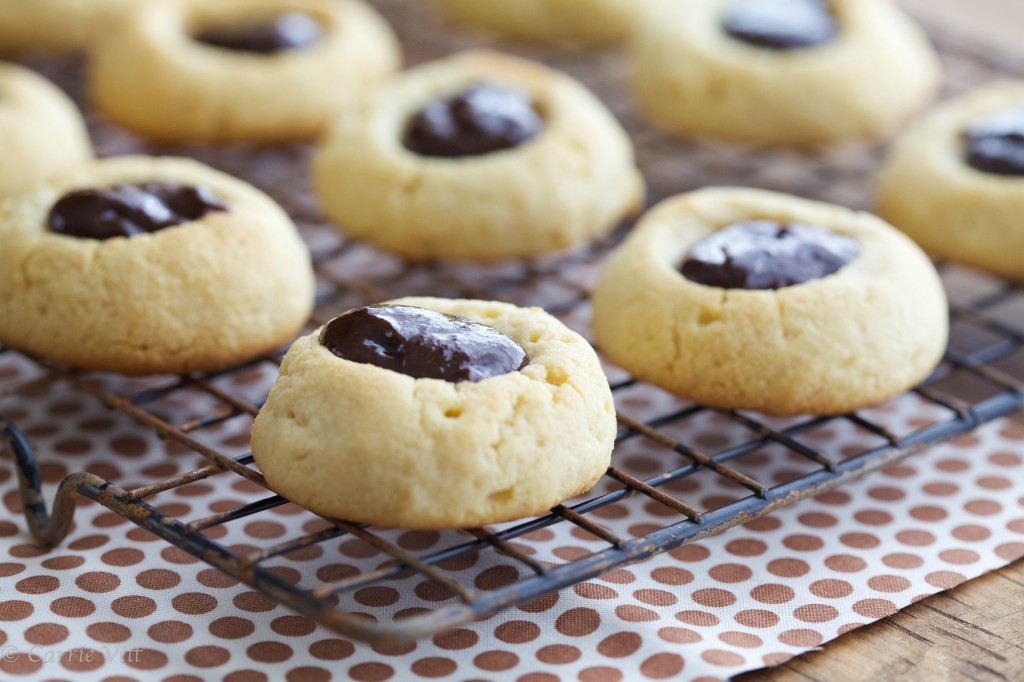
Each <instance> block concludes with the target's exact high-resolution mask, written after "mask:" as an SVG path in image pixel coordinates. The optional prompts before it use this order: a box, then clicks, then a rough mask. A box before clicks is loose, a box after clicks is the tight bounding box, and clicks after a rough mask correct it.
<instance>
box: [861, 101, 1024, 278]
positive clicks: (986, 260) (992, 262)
mask: <svg viewBox="0 0 1024 682" xmlns="http://www.w3.org/2000/svg"><path fill="white" fill-rule="evenodd" d="M878 210H879V213H880V214H881V215H882V216H884V217H885V218H886V219H887V220H889V221H890V222H891V223H892V224H893V225H895V226H896V227H898V228H900V229H901V230H903V231H904V232H906V233H907V234H909V235H910V236H911V237H912V238H913V239H914V240H915V241H916V242H917V243H918V244H920V245H921V246H922V247H924V248H925V249H926V250H928V251H931V252H933V253H935V254H937V255H939V256H942V257H943V258H948V259H950V260H955V261H959V262H962V263H968V264H970V265H974V266H976V267H979V268H984V269H985V270H989V271H991V272H994V273H996V274H999V275H1001V276H1003V277H1007V278H1009V279H1012V280H1016V281H1024V219H1022V216H1024V81H1012V82H1011V81H1008V82H1002V83H996V84H993V85H989V86H986V87H984V88H982V89H980V90H977V91H975V92H973V93H971V94H969V95H967V96H966V97H963V98H961V99H958V100H955V101H952V102H949V103H947V104H945V105H943V106H942V107H940V108H939V109H937V110H935V111H934V112H932V113H930V114H928V115H927V116H926V117H925V118H924V119H922V120H921V121H920V122H919V123H917V124H915V126H914V127H913V128H912V129H911V130H910V131H909V132H908V133H907V134H906V136H905V137H903V139H901V140H900V141H899V142H897V144H896V145H895V146H894V148H893V149H892V152H891V153H890V155H889V159H888V161H887V162H886V165H885V168H884V170H883V171H882V175H881V178H880V180H879V187H878Z"/></svg>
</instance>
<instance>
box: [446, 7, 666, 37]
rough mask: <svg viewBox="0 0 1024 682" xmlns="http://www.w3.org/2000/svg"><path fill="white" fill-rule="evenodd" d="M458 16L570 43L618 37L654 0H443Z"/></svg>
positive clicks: (499, 28)
mask: <svg viewBox="0 0 1024 682" xmlns="http://www.w3.org/2000/svg"><path fill="white" fill-rule="evenodd" d="M438 4H439V5H440V7H441V8H442V9H443V10H444V11H445V12H446V13H447V14H448V16H450V17H451V18H452V19H455V20H456V21H460V22H463V23H466V24H469V25H471V26H476V27H478V28H483V29H487V30H490V31H495V32H497V33H501V34H504V35H507V36H511V37H513V38H518V39H521V40H530V41H538V42H543V43H568V44H571V45H579V46H582V45H600V44H606V43H616V42H619V41H621V40H623V39H624V38H625V37H626V36H627V35H629V32H630V30H631V29H632V27H633V25H634V24H635V23H636V21H637V17H638V16H639V15H640V14H641V13H642V12H646V11H647V9H648V6H649V5H650V4H651V0H487V1H486V2H480V0H439V2H438Z"/></svg>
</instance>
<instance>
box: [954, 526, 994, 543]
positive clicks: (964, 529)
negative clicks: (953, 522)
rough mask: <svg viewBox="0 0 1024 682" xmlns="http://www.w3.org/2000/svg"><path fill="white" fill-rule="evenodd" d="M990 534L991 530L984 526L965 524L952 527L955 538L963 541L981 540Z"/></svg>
mask: <svg viewBox="0 0 1024 682" xmlns="http://www.w3.org/2000/svg"><path fill="white" fill-rule="evenodd" d="M991 535H992V531H990V530H989V529H988V528H985V527H984V526H976V525H970V524H969V525H966V526H957V527H956V528H954V529H953V537H955V538H956V539H957V540H963V541H964V542H981V541H982V540H987V539H988V538H989V537H990V536H991Z"/></svg>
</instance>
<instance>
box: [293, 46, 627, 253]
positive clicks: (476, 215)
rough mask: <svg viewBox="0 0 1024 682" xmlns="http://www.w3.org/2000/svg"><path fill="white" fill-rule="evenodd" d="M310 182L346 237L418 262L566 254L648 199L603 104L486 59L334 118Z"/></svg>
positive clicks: (540, 71) (425, 72) (558, 79)
mask: <svg viewBox="0 0 1024 682" xmlns="http://www.w3.org/2000/svg"><path fill="white" fill-rule="evenodd" d="M313 179H314V186H315V189H316V193H317V195H318V196H319V198H320V201H321V203H322V205H323V208H324V210H325V212H326V213H327V215H328V216H329V217H330V218H331V219H332V220H333V221H334V222H336V223H337V224H338V226H339V227H340V229H342V230H343V231H344V232H345V233H346V234H348V235H349V236H351V237H354V238H356V239H365V240H366V241H368V242H371V243H373V244H375V245H377V246H380V247H382V248H385V249H389V250H392V251H397V252H398V253H400V254H402V255H403V256H405V257H406V258H408V259H411V260H426V259H431V258H459V259H467V260H478V261H490V260H497V259H501V258H514V257H526V256H532V255H535V254H540V253H544V252H547V251H556V250H559V249H564V248H567V247H570V246H574V245H577V244H580V243H582V242H585V241H588V240H590V239H593V238H595V237H598V236H601V235H604V234H607V233H608V232H609V231H610V230H611V229H612V228H613V227H614V226H615V225H616V224H617V223H618V222H619V221H620V219H621V218H622V217H623V216H625V215H626V214H628V213H631V212H633V211H635V210H636V209H637V208H639V206H640V204H641V202H642V197H643V179H642V178H641V176H640V174H639V172H638V171H637V169H636V167H635V164H634V160H633V149H632V146H631V144H630V142H629V138H628V137H627V136H626V133H625V132H624V131H623V129H622V128H621V126H620V125H619V124H618V122H617V121H616V120H615V119H614V117H613V116H612V115H611V114H610V113H609V112H608V110H607V109H605V107H604V106H603V105H602V104H601V103H600V101H598V99H597V98H596V97H594V96H593V95H592V94H591V93H590V92H589V91H587V90H586V89H585V88H584V87H583V86H582V85H580V84H579V83H577V82H576V81H575V80H573V79H571V78H569V77H568V76H566V75H564V74H561V73H558V72H555V71H552V70H550V69H548V68H547V67H545V66H543V65H541V64H536V63H532V62H527V61H524V60H521V59H517V58H514V57H508V56H504V55H500V54H496V53H491V52H469V53H463V54H460V55H457V56H455V57H450V58H447V59H444V60H441V61H438V62H434V63H431V64H428V65H425V66H421V67H418V68H416V69H413V70H411V71H409V72H407V73H405V74H404V75H402V76H400V77H399V78H397V79H396V80H393V81H391V82H390V83H388V84H387V85H385V86H383V87H382V88H380V89H379V90H377V91H375V92H373V93H370V94H368V95H367V96H365V97H363V98H361V99H360V100H359V101H358V102H356V103H355V105H354V106H352V107H349V108H347V109H346V110H345V111H344V112H342V113H341V115H340V116H339V117H338V118H337V120H336V121H335V124H334V126H333V128H332V130H331V131H330V133H329V134H328V136H327V138H326V139H325V141H324V142H323V144H322V145H321V148H320V150H319V153H318V154H317V156H316V159H315V162H314V173H313Z"/></svg>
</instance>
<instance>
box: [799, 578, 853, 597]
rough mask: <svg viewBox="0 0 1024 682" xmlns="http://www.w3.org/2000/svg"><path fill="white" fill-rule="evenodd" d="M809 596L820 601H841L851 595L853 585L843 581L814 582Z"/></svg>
mask: <svg viewBox="0 0 1024 682" xmlns="http://www.w3.org/2000/svg"><path fill="white" fill-rule="evenodd" d="M810 590H811V594H813V595H814V596H816V597H821V598H822V599H842V598H843V597H848V596H850V595H851V594H853V585H851V584H850V583H848V582H846V581H845V580H831V579H828V580H816V581H814V582H813V583H811V586H810Z"/></svg>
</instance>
